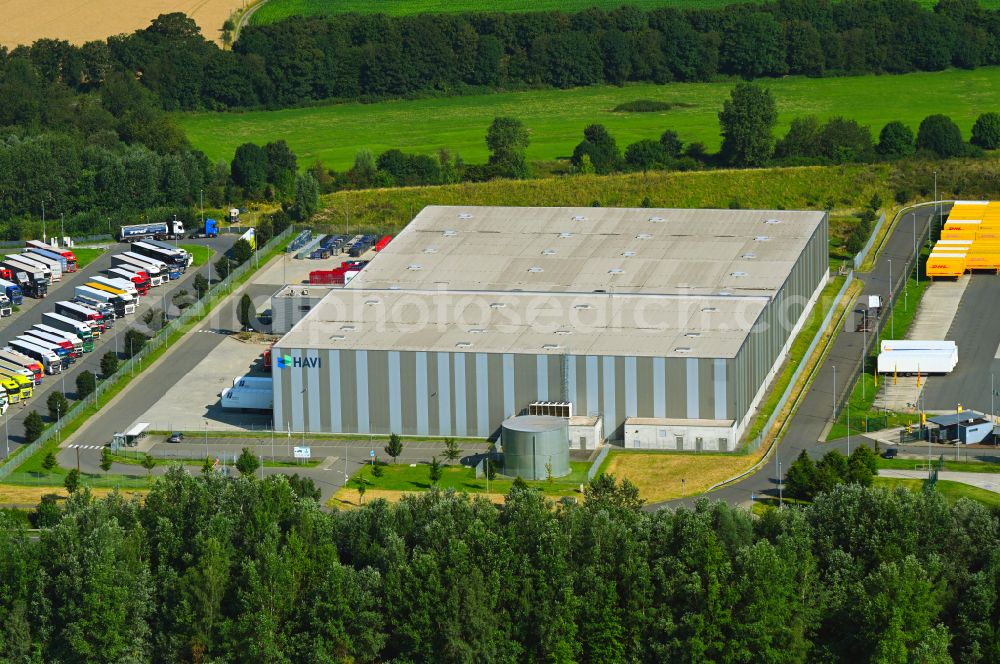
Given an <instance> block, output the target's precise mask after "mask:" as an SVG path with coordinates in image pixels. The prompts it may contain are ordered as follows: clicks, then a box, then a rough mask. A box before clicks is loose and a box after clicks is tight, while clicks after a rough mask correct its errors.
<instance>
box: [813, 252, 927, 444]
mask: <svg viewBox="0 0 1000 664" xmlns="http://www.w3.org/2000/svg"><path fill="white" fill-rule="evenodd" d="M926 256H927V249H926V248H924V250H923V251H922V252H921V267H920V273H921V274H923V261H924V260H925V259H926ZM930 283H931V282H930V281H929V280H927V279H926V278H921V279H920V280H919V281H918V280H917V279H916V278H914V275H912V274H911V275H910V278H909V279H907V281H906V297H905V298H904V297H903V295H902V294H900V297H899V299H898V300H897V301H896V306H895V307H893V308H892V310H891V313H890V314H889V316H890V320H891V321H892V323H891V324H890V323H889V322H886V324H885V327H884V328H883V330H882V334H881V335H880V336H879V338H878V339H875V340H869V345H868V347H869V350H870V351H872V352H871V354H870V355H869V357H868V358H867V361H866V363H865V372H864V373H862V374H861V376H860V378H859V379H858V380H857V382H856V383H855V385H854V388H853V389H852V391H851V397H850V399H849V401H848V406H847V407H845V408H844V410H843V412H841V414H840V418H839V419H838V420H837V421H836V422H835V423H834V425H833V426H832V427H831V428H830V432H829V433H828V434H827V437H826V439H827V440H837V439H838V438H845V437H846V436H847V419H848V414H849V415H850V419H851V433H852V434H858V433H864V432H865V431H866V426H867V430H869V431H873V430H878V429H888V428H891V427H897V426H904V425H906V424H912V423H913V422H916V421H917V415H916V414H914V413H897V412H889V413H885V412H883V411H879V410H873V409H872V404H873V403H874V401H875V395H876V394H877V393H878V390H879V387H878V385H877V384H876V374H875V369H876V365H875V355H876V352H877V350H878V348H879V342H880V341H881V340H882V339H889V338H893V337H890V336H889V333H890V331H894V332H895V337H894V338H896V339H905V338H906V332H907V330H909V329H910V325H911V324H912V323H913V319H914V317H915V316H916V313H917V309H918V308H919V305H920V299H921V298H922V297H923V294H924V291H926V290H927V288H928V286H930ZM891 380H892V376H878V384H881V381H891Z"/></svg>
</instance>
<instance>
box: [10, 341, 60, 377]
mask: <svg viewBox="0 0 1000 664" xmlns="http://www.w3.org/2000/svg"><path fill="white" fill-rule="evenodd" d="M10 347H11V349H12V350H15V351H17V352H18V353H21V354H23V355H27V356H28V357H30V358H31V359H33V360H38V362H39V363H40V364H41V365H42V370H43V371H45V373H47V374H49V375H52V374H57V373H62V370H63V363H62V360H61V359H60V358H59V356H58V355H56V353H55V352H54V351H52V350H49V349H48V348H44V347H42V346H39V345H38V344H34V343H32V342H31V341H22V340H20V339H13V340H11V342H10Z"/></svg>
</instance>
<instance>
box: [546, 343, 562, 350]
mask: <svg viewBox="0 0 1000 664" xmlns="http://www.w3.org/2000/svg"><path fill="white" fill-rule="evenodd" d="M559 348H560V346H559V344H542V350H559Z"/></svg>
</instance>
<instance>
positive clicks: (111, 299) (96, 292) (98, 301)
mask: <svg viewBox="0 0 1000 664" xmlns="http://www.w3.org/2000/svg"><path fill="white" fill-rule="evenodd" d="M73 295H74V296H75V298H76V300H77V301H78V302H80V303H81V304H84V305H86V306H88V307H92V308H94V309H97V310H98V311H99V312H100V313H101V315H102V316H103V315H105V314H108V315H111V316H114V317H115V318H124V317H125V300H124V299H122V298H121V297H119V296H118V295H117V294H115V293H110V292H108V291H106V290H101V289H100V288H94V287H93V286H90V285H89V284H84V285H82V286H77V287H76V288H75V289H74V291H73ZM132 310H133V311H134V310H135V305H134V304H133V305H132Z"/></svg>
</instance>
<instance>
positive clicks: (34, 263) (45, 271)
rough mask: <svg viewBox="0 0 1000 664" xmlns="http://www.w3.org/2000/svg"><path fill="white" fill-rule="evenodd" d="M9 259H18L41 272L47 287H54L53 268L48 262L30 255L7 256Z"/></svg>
mask: <svg viewBox="0 0 1000 664" xmlns="http://www.w3.org/2000/svg"><path fill="white" fill-rule="evenodd" d="M7 258H12V259H16V260H18V261H20V262H22V263H24V264H25V265H27V266H29V267H33V268H37V269H39V270H41V272H42V278H43V279H44V280H45V285H46V286H51V285H52V282H53V281H54V279H53V278H52V267H51V266H50V265H49V264H48V263H47V262H44V261H42V260H39V258H38V257H37V256H29V255H28V254H12V255H10V256H7ZM60 276H61V274H60Z"/></svg>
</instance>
